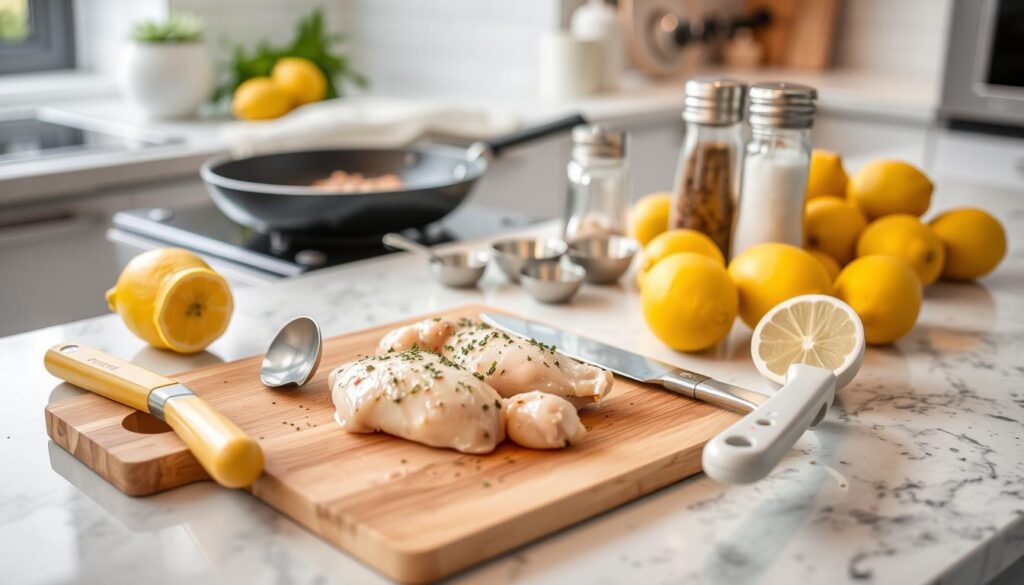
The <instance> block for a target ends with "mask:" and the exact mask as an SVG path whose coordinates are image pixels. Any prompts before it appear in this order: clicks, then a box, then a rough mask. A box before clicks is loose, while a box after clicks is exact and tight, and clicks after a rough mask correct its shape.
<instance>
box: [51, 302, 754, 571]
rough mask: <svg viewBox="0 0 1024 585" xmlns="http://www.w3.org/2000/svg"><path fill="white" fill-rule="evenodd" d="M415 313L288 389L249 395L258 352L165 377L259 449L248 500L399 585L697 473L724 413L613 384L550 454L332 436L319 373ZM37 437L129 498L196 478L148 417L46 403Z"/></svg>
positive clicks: (109, 407)
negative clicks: (577, 432) (571, 436)
mask: <svg viewBox="0 0 1024 585" xmlns="http://www.w3.org/2000/svg"><path fill="white" fill-rule="evenodd" d="M482 311H493V312H499V311H497V310H496V309H492V308H489V307H484V306H480V305H476V306H469V307H463V308H461V309H457V310H453V311H447V312H444V313H439V314H438V315H440V316H446V317H452V318H459V317H463V316H469V317H475V316H477V315H478V314H479V313H480V312H482ZM430 316H434V315H427V316H424V317H430ZM420 318H423V317H420ZM415 320H418V319H410V320H408V321H405V322H402V323H394V324H391V325H387V326H383V327H378V328H375V329H370V330H367V331H361V332H357V333H351V334H348V335H343V336H340V337H334V338H332V339H328V340H327V341H326V342H325V344H324V356H323V361H322V365H321V367H320V370H319V372H318V373H317V375H316V377H314V378H313V380H312V382H310V383H309V384H308V385H306V386H305V387H303V388H302V389H301V390H292V391H272V390H269V389H267V388H264V387H263V386H262V385H261V384H260V382H259V379H258V375H257V372H258V370H259V365H260V360H261V356H255V357H252V358H248V359H244V360H240V361H236V362H232V363H227V364H219V365H215V366H211V367H207V368H203V369H201V370H196V371H193V372H189V373H187V374H181V375H178V376H175V378H176V379H178V380H179V381H181V382H183V383H185V384H187V385H188V386H189V387H190V388H191V389H192V390H193V391H195V392H196V394H199V395H200V396H202V397H203V398H205V399H206V400H208V401H209V402H210V403H211V404H213V405H214V406H215V407H216V408H217V409H218V410H220V412H222V413H224V414H225V415H226V416H227V417H228V418H230V419H231V420H232V421H234V422H235V423H236V424H238V426H240V427H241V428H242V429H244V430H245V431H247V432H248V433H250V434H251V435H252V436H253V437H255V438H257V439H258V440H259V442H260V444H261V445H262V447H263V452H264V455H265V459H266V466H265V471H264V474H263V476H262V477H261V478H260V479H259V480H258V481H257V482H256V483H255V484H254V485H253V486H251V487H250V488H249V491H251V492H252V493H253V495H255V496H256V497H257V498H259V499H261V500H263V501H265V502H266V503H268V504H270V505H271V506H273V507H275V508H277V509H278V510H280V511H281V512H283V513H285V514H287V515H288V516H290V517H291V518H293V519H295V520H296V521H297V522H299V523H300V524H302V525H303V526H305V527H307V528H308V529H309V530H312V531H313V532H316V533H317V534H319V535H321V536H322V537H323V538H325V539H327V540H328V541H330V542H332V543H334V544H335V545H337V546H339V547H341V548H342V549H344V550H346V551H348V552H349V553H351V554H352V555H354V556H356V557H358V558H359V559H361V560H362V561H364V562H365V563H367V564H368V565H370V566H372V567H374V568H376V569H378V570H380V571H381V572H382V573H384V574H386V575H388V576H389V577H392V578H395V579H398V580H401V581H408V582H424V581H430V580H434V579H438V578H441V577H444V576H446V575H450V574H452V573H454V572H456V571H458V570H460V569H463V568H465V567H468V566H470V565H473V564H475V563H478V562H480V561H483V560H485V559H488V558H490V557H493V556H495V555H497V554H499V553H502V552H504V551H507V550H509V549H511V548H514V547H516V546H519V545H521V544H523V543H526V542H529V541H531V540H534V539H536V538H539V537H541V536H544V535H546V534H549V533H551V532H553V531H555V530H558V529H560V528H563V527H566V526H569V525H571V524H573V523H576V522H579V521H580V520H583V519H585V518H589V517H591V516H594V515H595V514H598V513H600V512H603V511H605V510H608V509H610V508H613V507H615V506H618V505H620V504H623V503H625V502H628V501H630V500H633V499H635V498H637V497H639V496H641V495H643V494H646V493H649V492H651V491H654V490H656V489H658V488H660V487H662V486H665V485H668V484H670V483H673V482H675V481H678V480H680V479H682V478H684V477H687V476H689V475H692V474H694V473H697V472H698V471H700V454H701V449H702V447H703V446H704V443H705V442H707V441H708V440H709V439H710V438H711V437H713V436H714V435H715V434H716V433H718V432H719V431H721V430H723V429H724V428H726V427H727V426H728V425H730V424H732V423H733V422H734V421H735V420H736V419H737V415H735V414H733V413H730V412H727V411H724V410H720V409H717V408H714V407H711V406H708V405H706V404H704V403H700V402H696V401H692V400H688V399H686V398H682V397H680V396H678V395H675V394H672V393H669V392H666V391H663V390H660V389H658V388H655V387H650V386H643V385H641V384H637V383H634V382H632V381H628V380H624V379H622V378H616V380H615V386H614V388H613V389H612V392H611V394H610V395H609V396H608V398H607V399H606V400H605V402H604V403H603V404H602V406H601V408H600V409H599V410H597V411H595V412H590V413H585V414H584V415H583V416H582V419H583V422H584V424H586V425H587V426H588V427H589V428H590V432H589V433H588V435H587V439H586V441H584V442H583V443H582V444H580V445H574V446H572V447H571V448H569V449H565V450H560V451H532V450H529V449H523V448H520V447H516V446H514V445H512V444H509V443H507V442H506V443H504V444H502V445H500V446H499V447H498V449H496V450H495V451H494V452H492V453H490V454H488V455H482V456H476V455H464V454H461V453H458V452H456V451H452V450H448V449H435V448H431V447H426V446H423V445H419V444H417V443H412V442H409V441H405V440H402V439H399V438H396V437H392V436H389V435H384V434H371V435H356V434H349V433H346V432H344V431H342V430H341V429H340V428H339V427H338V425H337V424H336V423H335V422H334V421H333V419H332V416H333V413H334V409H333V406H332V403H331V396H330V392H329V389H328V387H327V375H328V373H329V372H330V370H331V369H332V368H333V367H334V366H336V365H339V364H341V363H343V362H346V361H349V360H352V359H354V358H356V357H357V355H359V354H367V353H372V352H373V350H374V348H375V347H376V344H377V341H378V340H379V339H380V337H381V336H382V335H383V333H384V332H385V331H387V330H389V329H391V328H393V327H395V326H398V325H402V324H405V323H409V322H412V321H415ZM555 325H557V323H556V324H555ZM46 429H47V432H48V433H49V435H50V437H51V438H52V439H53V440H54V442H56V443H57V444H58V445H60V446H61V447H63V448H64V449H66V450H67V451H68V452H70V453H71V454H72V455H74V456H75V457H77V458H78V459H79V460H81V461H82V462H83V463H85V464H86V465H88V466H89V467H91V468H92V469H93V470H94V471H96V472H97V473H99V474H100V475H101V476H103V477H104V478H105V479H107V480H108V481H110V482H111V483H113V484H114V485H115V486H117V487H118V488H119V489H120V490H121V491H123V492H125V493H127V494H130V495H136V496H141V495H147V494H152V493H155V492H159V491H161V490H166V489H170V488H174V487H177V486H180V485H184V484H187V483H191V482H195V481H201V480H206V479H209V478H208V476H207V475H206V473H205V472H204V471H203V469H202V468H201V467H200V466H199V464H198V463H197V462H196V460H195V459H194V458H193V457H192V455H191V454H190V453H189V452H188V451H187V450H186V449H185V446H184V444H183V443H182V442H181V441H180V440H178V438H177V436H175V435H174V433H173V432H169V429H168V428H167V427H166V426H165V425H164V424H163V423H162V422H160V421H158V420H156V419H155V418H153V417H151V416H150V415H148V414H144V413H139V412H136V411H134V410H132V409H130V408H128V407H125V406H121V405H120V404H117V403H114V402H112V401H110V400H107V399H105V398H102V397H100V396H96V395H91V394H90V395H85V396H79V397H75V398H70V399H67V400H63V401H60V402H56V403H54V404H51V405H49V406H47V408H46Z"/></svg>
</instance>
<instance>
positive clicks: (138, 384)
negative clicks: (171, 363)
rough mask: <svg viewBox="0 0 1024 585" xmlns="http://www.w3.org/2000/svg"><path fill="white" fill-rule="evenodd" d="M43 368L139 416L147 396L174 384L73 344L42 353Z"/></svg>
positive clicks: (146, 402)
mask: <svg viewBox="0 0 1024 585" xmlns="http://www.w3.org/2000/svg"><path fill="white" fill-rule="evenodd" d="M43 364H44V365H45V366H46V370H47V371H48V372H50V373H51V374H53V375H54V376H56V377H58V378H60V379H61V380H65V381H67V382H71V383H72V384H74V385H75V386H79V387H81V388H85V389H86V390H89V391H91V392H94V393H96V394H99V395H100V396H103V397H105V398H109V399H111V400H113V401H114V402H119V403H121V404H124V405H125V406H130V407H132V408H134V409H136V410H141V411H143V412H149V393H150V392H152V391H153V390H155V389H157V388H162V387H164V386H171V385H173V384H175V382H174V380H171V379H170V378H165V377H163V376H161V375H159V374H154V373H153V372H150V371H149V370H146V369H144V368H140V367H139V366H136V365H134V364H131V363H128V362H126V361H124V360H122V359H118V358H116V357H114V356H112V355H109V354H106V353H103V352H102V351H99V350H97V349H93V348H91V347H87V346H84V345H77V344H74V343H61V344H58V345H55V346H53V347H51V348H50V349H48V350H46V356H45V357H44V358H43Z"/></svg>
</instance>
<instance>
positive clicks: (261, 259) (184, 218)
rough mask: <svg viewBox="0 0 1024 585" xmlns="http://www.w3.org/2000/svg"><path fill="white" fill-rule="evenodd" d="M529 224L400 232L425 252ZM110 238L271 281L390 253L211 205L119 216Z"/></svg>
mask: <svg viewBox="0 0 1024 585" xmlns="http://www.w3.org/2000/svg"><path fill="white" fill-rule="evenodd" d="M532 221H533V220H531V219H530V218H528V217H526V216H523V215H519V214H512V213H509V212H505V211H499V210H496V209H492V208H487V207H481V206H474V205H463V206H461V207H459V208H458V209H456V210H455V211H453V212H452V213H451V214H449V215H448V216H447V217H445V218H443V219H441V220H440V221H438V222H436V223H433V224H430V225H428V226H425V227H423V228H415V229H410V230H406V231H404V232H402V235H405V236H407V237H409V238H412V239H413V240H415V241H417V242H419V243H421V244H424V245H426V246H434V245H437V244H442V243H446V242H452V241H458V240H470V239H477V238H483V237H488V236H492V235H494V234H496V233H500V232H502V231H506V230H509V229H513V228H516V227H521V226H525V225H528V224H529V223H531V222H532ZM112 223H113V227H112V228H111V230H110V231H109V232H108V238H109V239H110V240H112V241H114V242H115V243H121V244H130V245H134V246H136V247H141V248H152V247H159V246H178V247H182V248H187V249H190V250H192V251H194V252H196V253H198V254H200V255H204V256H213V257H216V258H218V259H221V260H226V261H229V262H232V263H234V264H238V265H241V266H243V267H245V268H248V269H253V270H258V271H260V272H262V273H266V274H268V275H270V276H277V277H288V276H297V275H299V274H302V273H304V272H308V271H311V270H316V269H319V268H325V267H328V266H337V265H339V264H345V263H347V262H354V261H357V260H365V259H367V258H374V257H377V256H381V255H384V254H388V253H390V252H391V251H392V250H389V249H388V248H385V247H384V245H383V244H382V243H381V241H380V236H369V237H360V238H356V239H346V238H344V237H332V238H330V239H324V238H322V237H301V236H295V235H282V234H269V235H265V234H260V233H258V232H255V231H253V230H252V229H249V228H246V227H244V226H241V225H239V224H237V223H235V222H233V221H231V220H230V219H228V218H227V217H225V216H224V215H223V214H222V213H221V212H220V211H218V210H217V208H216V207H214V206H213V205H199V206H193V207H182V208H176V209H175V208H165V207H158V208H145V209H134V210H131V211H122V212H118V213H116V214H115V215H114V217H113V221H112Z"/></svg>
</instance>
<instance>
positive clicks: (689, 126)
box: [669, 77, 745, 257]
mask: <svg viewBox="0 0 1024 585" xmlns="http://www.w3.org/2000/svg"><path fill="white" fill-rule="evenodd" d="M744 90H745V86H744V85H743V84H742V83H740V82H738V81H734V80H731V79H717V78H707V77H698V78H694V79H690V80H689V81H687V82H686V86H685V89H684V92H685V94H686V101H685V105H684V109H683V120H685V121H686V138H685V140H684V142H683V148H682V150H681V152H680V154H679V166H678V168H677V170H676V181H675V190H674V198H673V200H672V209H671V212H670V215H669V226H670V227H672V228H689V229H693V230H697V231H699V232H702V233H704V234H705V235H707V236H708V237H710V238H711V240H712V241H714V242H715V244H717V245H718V247H719V249H721V250H722V254H723V255H724V256H725V257H728V256H729V248H730V243H731V242H730V239H731V236H732V227H733V219H734V210H735V207H736V204H737V201H738V199H739V165H740V153H741V152H742V151H743V129H742V126H741V124H740V122H741V121H742V114H743V94H744Z"/></svg>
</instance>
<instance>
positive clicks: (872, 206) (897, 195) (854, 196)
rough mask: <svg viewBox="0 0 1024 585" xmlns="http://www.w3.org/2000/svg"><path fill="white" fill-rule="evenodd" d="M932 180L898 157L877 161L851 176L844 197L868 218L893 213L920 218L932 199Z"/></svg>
mask: <svg viewBox="0 0 1024 585" xmlns="http://www.w3.org/2000/svg"><path fill="white" fill-rule="evenodd" d="M932 188H933V185H932V182H931V180H930V179H929V178H928V176H927V175H925V174H924V173H923V172H921V170H920V169H918V168H917V167H915V166H914V165H911V164H909V163H905V162H903V161H898V160H877V161H874V162H872V163H869V164H867V165H865V166H864V168H862V169H861V170H860V171H859V172H858V173H857V174H855V175H854V176H853V179H852V180H851V181H850V184H849V186H848V188H847V192H846V196H847V197H849V199H850V201H853V202H854V203H855V204H856V205H857V207H860V209H861V211H863V212H864V215H866V216H867V218H868V219H869V220H872V219H877V218H879V217H882V216H883V215H890V214H893V213H906V214H910V215H914V216H918V217H920V216H921V215H923V214H924V212H926V211H928V206H929V205H931V202H932Z"/></svg>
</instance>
